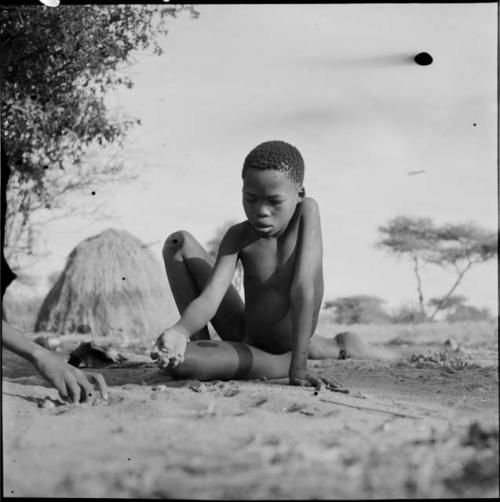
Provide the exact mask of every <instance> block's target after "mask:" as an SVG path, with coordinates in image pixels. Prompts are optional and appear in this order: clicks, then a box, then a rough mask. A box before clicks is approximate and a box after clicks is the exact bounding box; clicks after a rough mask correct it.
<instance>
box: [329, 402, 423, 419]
mask: <svg viewBox="0 0 500 502" xmlns="http://www.w3.org/2000/svg"><path fill="white" fill-rule="evenodd" d="M320 401H321V402H323V403H330V404H339V405H340V406H348V407H349V408H355V409H356V410H366V411H377V412H379V413H386V414H388V415H394V416H396V417H401V418H417V419H421V418H424V417H419V416H417V415H409V414H407V413H400V412H398V411H390V410H381V409H379V408H370V407H369V406H356V405H355V404H347V403H340V402H339V401H332V400H330V399H320Z"/></svg>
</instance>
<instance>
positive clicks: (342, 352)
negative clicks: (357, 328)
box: [334, 331, 401, 361]
mask: <svg viewBox="0 0 500 502" xmlns="http://www.w3.org/2000/svg"><path fill="white" fill-rule="evenodd" d="M334 340H335V341H336V342H337V345H338V347H339V357H338V358H339V359H347V358H349V357H352V358H354V359H382V360H385V361H395V360H397V359H400V358H401V356H400V355H399V354H397V353H396V352H394V351H392V350H390V349H386V348H382V347H373V346H370V345H368V344H367V343H366V342H364V341H363V340H362V339H361V338H360V336H359V335H357V334H356V333H353V332H351V331H344V332H343V333H338V334H337V335H335V337H334Z"/></svg>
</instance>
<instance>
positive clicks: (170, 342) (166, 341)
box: [151, 328, 188, 369]
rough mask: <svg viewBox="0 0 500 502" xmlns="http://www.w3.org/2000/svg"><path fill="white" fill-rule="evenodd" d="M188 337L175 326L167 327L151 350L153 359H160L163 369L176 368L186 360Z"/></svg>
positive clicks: (160, 365)
mask: <svg viewBox="0 0 500 502" xmlns="http://www.w3.org/2000/svg"><path fill="white" fill-rule="evenodd" d="M187 342H188V339H187V338H186V337H185V336H184V335H183V334H182V333H180V332H179V331H177V330H176V329H175V328H169V329H166V330H165V331H164V332H163V333H162V334H161V335H160V336H159V337H158V339H157V340H156V342H155V344H154V346H153V349H152V350H151V359H157V360H158V366H159V367H160V368H161V369H165V368H167V367H170V368H175V367H176V366H178V365H179V364H181V363H182V361H184V355H185V354H186V345H187Z"/></svg>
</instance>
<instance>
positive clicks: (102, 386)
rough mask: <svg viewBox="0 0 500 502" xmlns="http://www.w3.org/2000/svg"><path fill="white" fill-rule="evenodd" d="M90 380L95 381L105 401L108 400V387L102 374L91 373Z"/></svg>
mask: <svg viewBox="0 0 500 502" xmlns="http://www.w3.org/2000/svg"><path fill="white" fill-rule="evenodd" d="M89 380H90V381H94V382H95V384H96V385H97V390H98V391H99V393H100V394H101V397H102V398H103V399H107V398H108V386H107V385H106V380H104V377H103V376H102V375H101V374H100V373H90V374H89Z"/></svg>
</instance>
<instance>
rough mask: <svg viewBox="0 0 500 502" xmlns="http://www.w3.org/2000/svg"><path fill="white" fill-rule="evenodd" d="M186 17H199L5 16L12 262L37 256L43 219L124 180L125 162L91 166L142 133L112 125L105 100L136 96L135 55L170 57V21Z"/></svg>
mask: <svg viewBox="0 0 500 502" xmlns="http://www.w3.org/2000/svg"><path fill="white" fill-rule="evenodd" d="M182 11H188V12H189V13H190V14H191V16H192V17H197V16H198V13H197V11H196V10H195V9H194V8H193V7H192V6H166V5H165V6H150V5H79V6H64V5H61V6H59V7H57V8H50V7H46V6H44V5H41V4H40V5H36V6H16V5H9V6H3V5H2V6H0V53H1V58H0V71H1V89H0V90H1V129H2V130H1V146H2V150H3V152H4V153H5V154H6V158H7V163H8V167H9V168H10V179H9V186H8V200H7V204H8V210H7V214H6V217H7V224H6V233H5V249H6V255H7V256H8V257H10V258H12V257H13V256H14V255H15V254H16V253H17V252H19V251H25V252H26V251H28V252H33V247H34V238H33V237H34V229H35V228H36V218H35V215H36V214H37V212H40V211H42V210H46V209H54V208H58V207H61V205H62V201H63V200H64V199H65V198H66V196H67V195H68V194H71V193H73V192H75V191H77V190H83V189H89V192H90V188H91V187H95V186H97V185H98V184H102V183H104V182H110V181H116V180H117V179H119V178H120V177H123V175H124V173H123V164H122V163H121V162H109V163H99V162H96V161H95V159H93V160H92V159H87V156H88V153H89V151H92V148H96V147H97V148H99V147H100V146H104V145H111V144H118V145H119V144H120V143H121V141H122V140H123V139H124V137H125V135H126V132H127V131H128V130H129V129H130V128H131V127H132V126H134V125H136V124H137V123H138V120H136V119H134V118H132V117H126V116H121V117H119V116H111V115H110V114H109V112H108V110H107V108H106V105H105V101H104V98H105V95H106V93H107V92H108V91H110V90H112V89H115V88H117V87H120V86H125V87H127V88H131V87H132V86H133V81H132V79H131V78H130V77H129V76H128V75H127V74H126V73H125V69H126V67H127V65H128V64H130V63H131V62H132V61H133V57H134V54H135V53H136V52H137V51H140V50H145V49H148V48H149V49H152V51H153V53H154V54H157V55H160V54H161V53H162V48H161V45H160V40H161V37H163V36H164V35H166V33H167V20H168V18H175V17H177V16H178V15H179V14H180V12H182ZM4 158H5V157H4ZM4 172H5V171H4Z"/></svg>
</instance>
